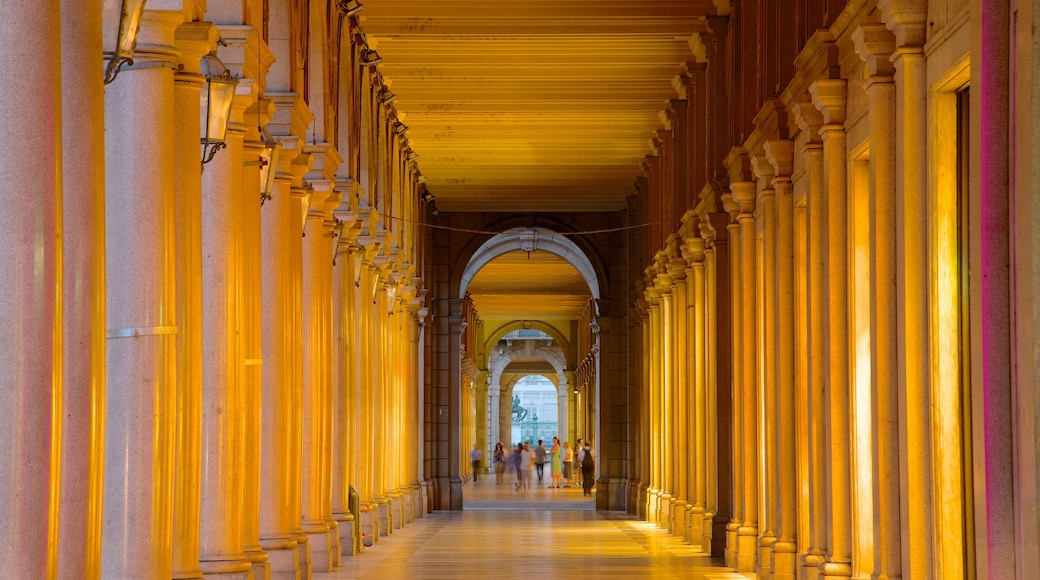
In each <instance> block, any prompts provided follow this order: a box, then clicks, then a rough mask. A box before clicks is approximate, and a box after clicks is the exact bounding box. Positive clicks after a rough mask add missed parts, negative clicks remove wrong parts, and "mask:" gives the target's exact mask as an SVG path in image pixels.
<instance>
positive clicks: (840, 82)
mask: <svg viewBox="0 0 1040 580" xmlns="http://www.w3.org/2000/svg"><path fill="white" fill-rule="evenodd" d="M809 94H811V95H812V103H813V105H815V106H816V108H817V109H819V111H820V112H821V113H823V122H824V124H825V125H841V124H844V123H845V105H846V103H847V102H848V92H847V90H846V87H845V80H844V79H821V80H818V81H816V82H814V83H813V84H812V86H810V87H809ZM823 130H825V131H826V130H828V129H827V128H826V127H824V128H823Z"/></svg>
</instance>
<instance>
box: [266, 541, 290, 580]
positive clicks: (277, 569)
mask: <svg viewBox="0 0 1040 580" xmlns="http://www.w3.org/2000/svg"><path fill="white" fill-rule="evenodd" d="M260 545H261V546H262V547H263V548H264V551H265V552H267V564H268V572H269V574H270V576H269V578H270V580H299V578H300V556H299V554H298V553H297V551H296V542H295V541H293V539H292V538H279V539H274V540H263V539H261V540H260Z"/></svg>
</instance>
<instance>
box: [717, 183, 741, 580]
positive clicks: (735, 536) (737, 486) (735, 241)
mask: <svg viewBox="0 0 1040 580" xmlns="http://www.w3.org/2000/svg"><path fill="white" fill-rule="evenodd" d="M722 203H723V204H724V207H725V209H726V212H727V213H728V214H729V215H730V220H731V221H730V223H729V225H727V226H726V231H727V235H728V236H729V247H730V256H729V257H730V264H729V268H730V272H731V279H732V284H731V285H730V300H731V302H730V303H731V304H732V306H733V307H732V309H731V314H732V316H731V320H730V325H731V328H732V331H733V337H732V342H733V344H732V351H733V397H732V401H733V409H732V410H733V425H732V438H733V447H732V449H731V450H730V451H731V455H730V457H729V460H730V464H731V465H732V466H733V467H732V469H733V485H732V494H733V514H732V516H733V517H732V519H731V520H730V521H729V523H728V524H726V566H728V567H730V568H736V567H737V552H738V543H739V531H740V526H741V524H742V523H743V521H744V520H743V516H744V460H743V457H744V446H743V445H742V444H741V442H742V441H743V439H744V427H743V425H744V396H743V392H744V358H743V355H744V324H743V316H744V302H743V298H744V282H743V256H741V251H742V250H743V243H742V242H741V237H740V203H739V202H738V201H737V200H736V199H735V198H734V196H733V194H732V193H727V194H725V195H723V196H722Z"/></svg>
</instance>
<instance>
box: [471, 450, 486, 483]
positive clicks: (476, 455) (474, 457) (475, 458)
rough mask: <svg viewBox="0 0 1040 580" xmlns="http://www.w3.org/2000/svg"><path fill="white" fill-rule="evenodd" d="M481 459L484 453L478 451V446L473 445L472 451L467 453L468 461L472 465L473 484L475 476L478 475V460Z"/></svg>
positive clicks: (475, 481)
mask: <svg viewBox="0 0 1040 580" xmlns="http://www.w3.org/2000/svg"><path fill="white" fill-rule="evenodd" d="M483 458H484V452H483V451H481V450H480V445H479V444H477V443H474V444H473V451H470V452H469V460H470V462H472V463H473V483H477V475H478V474H479V473H480V460H481V459H483Z"/></svg>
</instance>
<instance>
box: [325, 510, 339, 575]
mask: <svg viewBox="0 0 1040 580" xmlns="http://www.w3.org/2000/svg"><path fill="white" fill-rule="evenodd" d="M325 525H326V526H328V527H329V531H328V538H329V539H328V542H329V570H334V569H336V567H337V566H339V553H340V551H341V550H342V548H340V545H339V522H337V521H336V520H334V519H331V518H330V519H327V520H325Z"/></svg>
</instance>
